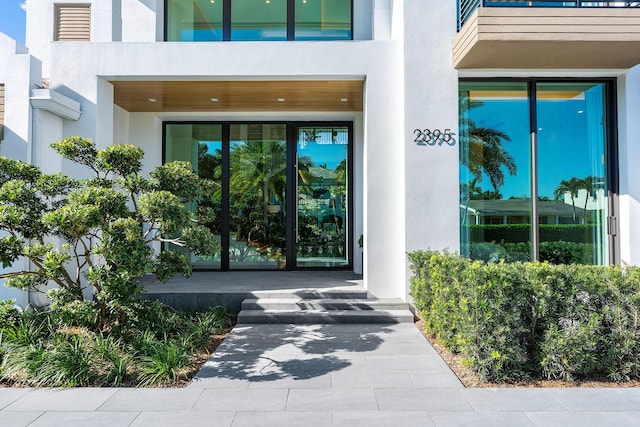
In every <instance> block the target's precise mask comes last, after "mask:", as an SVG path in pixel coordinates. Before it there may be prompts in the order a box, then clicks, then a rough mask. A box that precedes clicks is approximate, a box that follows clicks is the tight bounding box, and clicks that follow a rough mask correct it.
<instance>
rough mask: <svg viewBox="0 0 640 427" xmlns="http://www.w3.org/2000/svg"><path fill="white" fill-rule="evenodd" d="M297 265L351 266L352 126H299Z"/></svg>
mask: <svg viewBox="0 0 640 427" xmlns="http://www.w3.org/2000/svg"><path fill="white" fill-rule="evenodd" d="M296 134H297V147H296V148H297V158H298V161H297V228H296V245H297V251H296V265H297V266H298V267H346V266H348V265H349V253H348V252H349V251H348V249H347V248H348V245H349V244H350V242H349V238H348V237H349V236H348V233H347V230H348V229H349V228H348V224H349V219H350V218H349V188H348V185H347V183H348V181H349V180H348V179H347V178H348V174H349V161H348V160H349V155H348V154H349V128H348V127H346V126H303V127H298V128H297V132H296Z"/></svg>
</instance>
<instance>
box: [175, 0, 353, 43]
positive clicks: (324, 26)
mask: <svg viewBox="0 0 640 427" xmlns="http://www.w3.org/2000/svg"><path fill="white" fill-rule="evenodd" d="M352 10H353V2H352V1H351V0H166V3H165V11H166V12H165V15H166V19H165V28H166V31H165V32H166V34H165V39H166V40H167V41H181V42H193V41H223V40H225V41H226V40H231V41H252V40H253V41H264V40H351V38H352V32H353V31H352V14H353V13H352Z"/></svg>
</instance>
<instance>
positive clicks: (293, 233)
mask: <svg viewBox="0 0 640 427" xmlns="http://www.w3.org/2000/svg"><path fill="white" fill-rule="evenodd" d="M297 133H298V128H297V126H295V125H293V124H291V123H289V124H287V210H286V212H287V219H286V220H287V270H293V269H295V268H296V263H297V253H298V248H297V244H298V242H297V236H298V230H297V227H298V185H297V184H298V170H297V169H298V164H297V163H298V144H297Z"/></svg>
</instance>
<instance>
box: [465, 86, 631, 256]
mask: <svg viewBox="0 0 640 427" xmlns="http://www.w3.org/2000/svg"><path fill="white" fill-rule="evenodd" d="M482 82H485V83H486V82H493V83H515V82H518V83H527V99H528V103H529V133H530V135H531V141H530V144H531V146H532V147H535V151H532V152H531V163H532V165H531V166H532V169H531V174H532V175H531V183H530V184H531V200H532V212H531V224H530V225H531V246H532V252H533V253H532V260H534V261H538V260H539V258H540V238H539V231H540V224H541V222H540V217H539V214H538V203H539V200H538V195H539V194H538V172H537V168H538V166H537V164H538V142H537V140H538V114H537V97H536V88H537V85H538V83H598V84H602V85H603V86H604V88H605V96H606V99H605V103H604V106H603V111H604V113H605V117H606V121H605V137H606V141H605V157H606V160H607V161H606V165H605V166H606V168H607V170H606V178H607V188H606V190H607V193H608V194H607V196H608V210H609V214H608V216H607V223H606V224H605V226H606V227H607V237H608V245H609V264H610V265H619V264H620V262H621V257H620V239H619V238H618V236H619V235H620V232H619V221H618V219H617V218H618V212H619V191H620V190H619V187H620V174H619V148H618V132H617V124H618V113H617V105H618V99H617V79H616V78H615V77H602V78H579V77H561V78H556V77H529V78H523V77H478V78H474V77H460V78H459V79H458V84H460V83H482ZM458 147H459V151H460V152H461V151H462V149H463V146H462V144H459V145H458ZM458 158H460V154H459V155H458Z"/></svg>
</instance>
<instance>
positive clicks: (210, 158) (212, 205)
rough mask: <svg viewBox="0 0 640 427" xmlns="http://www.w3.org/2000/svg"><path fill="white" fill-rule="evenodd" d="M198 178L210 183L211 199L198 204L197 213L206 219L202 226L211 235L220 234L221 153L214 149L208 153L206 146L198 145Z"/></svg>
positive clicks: (204, 199) (205, 199)
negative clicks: (209, 231) (204, 226)
mask: <svg viewBox="0 0 640 427" xmlns="http://www.w3.org/2000/svg"><path fill="white" fill-rule="evenodd" d="M198 176H199V177H200V178H204V179H207V180H209V182H210V183H211V187H212V188H211V193H212V194H211V197H208V198H203V199H202V200H201V201H200V202H199V203H198V213H199V214H200V215H201V216H202V217H204V218H206V219H207V220H206V222H205V223H204V225H206V226H207V228H209V230H211V232H212V233H215V234H220V232H221V229H220V222H219V220H220V218H222V204H221V200H222V151H221V150H220V149H216V150H215V152H214V153H213V154H211V153H209V152H208V147H207V145H206V144H203V143H200V144H198Z"/></svg>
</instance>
